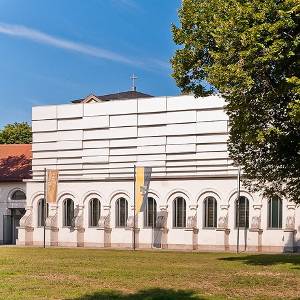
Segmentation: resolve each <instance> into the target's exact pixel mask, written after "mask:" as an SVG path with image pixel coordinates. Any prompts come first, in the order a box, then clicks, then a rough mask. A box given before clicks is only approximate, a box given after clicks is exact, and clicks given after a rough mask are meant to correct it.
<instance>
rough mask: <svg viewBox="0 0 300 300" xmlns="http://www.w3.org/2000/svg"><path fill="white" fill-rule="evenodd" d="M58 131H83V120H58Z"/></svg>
mask: <svg viewBox="0 0 300 300" xmlns="http://www.w3.org/2000/svg"><path fill="white" fill-rule="evenodd" d="M57 127H58V130H74V129H82V128H83V124H82V119H67V120H58V123H57Z"/></svg>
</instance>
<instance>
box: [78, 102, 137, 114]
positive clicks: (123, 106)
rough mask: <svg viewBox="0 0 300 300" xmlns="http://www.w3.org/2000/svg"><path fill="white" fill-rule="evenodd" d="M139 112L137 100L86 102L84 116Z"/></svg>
mask: <svg viewBox="0 0 300 300" xmlns="http://www.w3.org/2000/svg"><path fill="white" fill-rule="evenodd" d="M136 113H137V100H136V99H134V100H126V101H124V100H119V101H118V100H117V101H115V100H114V101H108V102H102V103H87V104H84V116H99V115H126V114H136Z"/></svg>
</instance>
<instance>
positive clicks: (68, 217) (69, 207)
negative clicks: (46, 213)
mask: <svg viewBox="0 0 300 300" xmlns="http://www.w3.org/2000/svg"><path fill="white" fill-rule="evenodd" d="M73 218H74V201H73V200H72V199H70V198H68V199H66V200H65V201H64V205H63V226H72V220H73Z"/></svg>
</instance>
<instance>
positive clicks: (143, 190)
mask: <svg viewBox="0 0 300 300" xmlns="http://www.w3.org/2000/svg"><path fill="white" fill-rule="evenodd" d="M151 171H152V169H151V168H149V167H136V168H135V213H136V214H137V213H139V212H140V211H141V208H142V206H143V203H144V199H146V198H147V197H148V189H149V184H150V178H151Z"/></svg>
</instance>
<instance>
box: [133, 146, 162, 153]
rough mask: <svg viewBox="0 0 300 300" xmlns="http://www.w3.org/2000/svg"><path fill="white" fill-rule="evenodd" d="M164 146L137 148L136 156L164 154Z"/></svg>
mask: <svg viewBox="0 0 300 300" xmlns="http://www.w3.org/2000/svg"><path fill="white" fill-rule="evenodd" d="M165 152H166V150H165V146H139V147H137V153H138V154H156V153H157V154H161V153H165Z"/></svg>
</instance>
